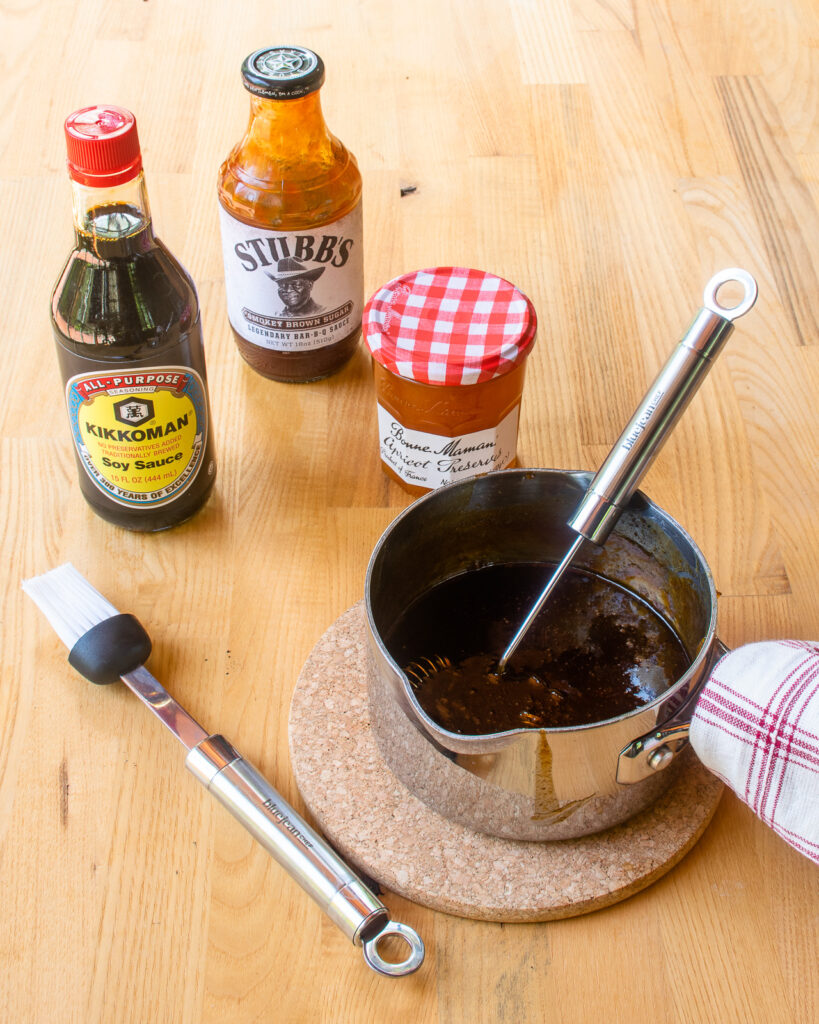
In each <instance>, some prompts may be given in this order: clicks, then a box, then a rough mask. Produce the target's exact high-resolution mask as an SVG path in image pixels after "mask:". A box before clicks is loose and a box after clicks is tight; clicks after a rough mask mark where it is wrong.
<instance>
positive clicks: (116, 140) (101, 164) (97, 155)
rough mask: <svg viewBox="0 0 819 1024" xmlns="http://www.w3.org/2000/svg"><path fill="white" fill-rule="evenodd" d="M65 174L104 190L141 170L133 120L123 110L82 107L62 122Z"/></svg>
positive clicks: (119, 183) (104, 107) (103, 107)
mask: <svg viewBox="0 0 819 1024" xmlns="http://www.w3.org/2000/svg"><path fill="white" fill-rule="evenodd" d="M65 141H66V147H67V149H68V173H69V175H70V176H71V178H72V179H73V180H74V181H78V182H79V183H80V184H81V185H91V186H92V187H94V188H108V187H109V186H111V185H122V184H123V182H126V181H130V180H131V179H132V178H134V177H136V175H137V174H139V172H140V171H141V170H142V152H141V150H140V148H139V136H138V135H137V125H136V118H135V117H134V115H133V114H132V113H131V111H130V110H125V109H124V108H123V107H112V106H98V107H83V109H82V110H76V111H75V112H74V113H73V114H70V115H69V116H68V117H67V118H66V120H65Z"/></svg>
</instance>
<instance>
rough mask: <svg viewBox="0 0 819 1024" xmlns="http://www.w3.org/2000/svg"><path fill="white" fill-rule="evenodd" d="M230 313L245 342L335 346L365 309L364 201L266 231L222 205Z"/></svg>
mask: <svg viewBox="0 0 819 1024" xmlns="http://www.w3.org/2000/svg"><path fill="white" fill-rule="evenodd" d="M219 216H220V220H221V225H222V254H223V256H224V261H225V291H226V293H227V307H228V317H229V318H230V323H231V326H232V327H233V329H234V330H235V331H236V333H237V334H239V335H240V336H241V337H242V338H244V339H245V341H249V342H252V343H253V344H255V345H258V346H260V347H261V348H265V349H273V350H275V351H279V352H306V351H309V350H311V349H317V348H322V347H323V346H325V345H333V344H335V343H336V342H338V341H341V340H342V339H343V338H346V337H347V336H348V335H350V334H352V333H353V331H354V330H356V328H357V327H358V325H359V324H360V323H361V314H362V311H363V309H364V265H363V256H362V245H361V236H362V215H361V203H359V204H358V205H357V206H356V208H355V209H354V210H353V211H352V212H351V213H348V214H347V216H346V217H342V218H341V219H340V220H337V221H333V222H332V223H330V224H324V225H322V226H321V227H318V228H311V229H308V230H305V231H303V232H286V231H268V230H265V229H264V228H260V227H253V226H252V225H249V224H244V223H243V222H242V221H239V220H236V218H235V217H232V216H231V215H230V214H229V213H228V212H227V211H226V210H225V209H224V208H223V207H221V206H220V207H219Z"/></svg>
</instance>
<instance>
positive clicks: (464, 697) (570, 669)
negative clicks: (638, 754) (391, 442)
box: [387, 563, 690, 735]
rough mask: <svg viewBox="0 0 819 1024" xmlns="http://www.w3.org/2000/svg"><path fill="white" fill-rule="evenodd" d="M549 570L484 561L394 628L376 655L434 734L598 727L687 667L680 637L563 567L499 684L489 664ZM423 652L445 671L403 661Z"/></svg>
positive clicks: (637, 606)
mask: <svg viewBox="0 0 819 1024" xmlns="http://www.w3.org/2000/svg"><path fill="white" fill-rule="evenodd" d="M553 568H554V567H553V566H551V565H546V564H542V563H541V564H509V565H491V566H486V567H485V568H482V569H477V570H474V571H471V572H467V573H463V574H461V575H459V576H454V577H452V578H451V579H449V580H446V581H444V582H443V583H441V584H438V585H437V586H435V587H433V588H432V589H431V590H429V591H427V593H426V594H423V595H422V596H421V597H420V598H419V599H418V600H416V601H415V602H414V603H413V604H412V605H411V606H410V607H409V608H408V609H407V611H406V612H405V613H404V615H403V616H402V617H401V619H400V620H399V621H398V622H397V623H396V625H395V628H394V629H393V630H392V632H391V634H390V636H389V639H388V641H387V648H388V650H389V651H390V653H391V654H392V656H393V657H394V658H395V660H396V661H397V663H398V664H399V665H401V666H402V667H405V668H408V669H409V670H410V671H409V672H408V678H410V680H411V682H412V685H413V689H414V692H415V695H416V697H417V699H418V702H419V703H420V705H421V707H422V708H423V709H424V711H425V712H426V713H427V714H428V715H429V717H430V718H432V719H433V720H434V721H435V722H437V723H438V724H439V725H441V726H443V728H445V729H448V730H449V731H450V732H456V733H462V734H465V735H481V734H484V733H492V732H504V731H506V730H508V729H521V728H533V729H536V728H547V729H548V728H559V727H563V726H577V725H586V724H588V723H591V722H600V721H605V720H606V719H609V718H614V717H616V716H618V715H622V714H624V713H626V712H628V711H632V710H633V709H635V708H637V707H640V706H641V705H643V704H647V703H648V702H649V701H652V700H654V698H655V697H657V696H658V695H659V694H661V693H663V692H664V691H665V690H666V689H668V687H669V686H671V685H672V684H673V683H674V682H676V680H677V679H678V678H679V677H680V676H681V675H682V674H683V673H684V672H685V670H686V669H687V668H688V666H689V664H690V659H689V657H688V655H687V654H686V651H685V649H684V647H683V645H682V643H681V641H680V639H679V638H678V637H677V635H676V633H675V632H674V630H673V629H672V628H671V627H670V626H669V625H668V624H667V623H666V622H665V620H664V619H663V618H661V617H660V615H658V614H657V612H655V611H654V610H653V609H652V608H651V607H650V606H649V605H648V604H646V602H645V601H643V600H642V599H641V598H639V597H637V596H636V595H635V594H633V593H631V591H628V590H626V589H624V588H623V587H620V586H619V585H617V584H614V583H612V582H611V581H609V580H606V579H604V578H602V577H600V576H596V575H593V574H591V573H586V572H583V571H582V570H578V569H571V570H569V571H568V572H567V573H566V575H565V576H564V577H563V579H562V580H561V582H560V585H559V586H558V587H557V589H556V590H555V592H554V593H553V594H552V596H551V597H550V598H549V601H548V604H547V605H545V606H544V608H543V610H542V611H541V613H540V615H539V616H538V618H537V619H536V620H535V622H534V624H533V625H532V627H531V628H530V630H529V632H528V633H527V635H526V637H525V639H524V640H523V642H522V644H521V646H520V647H519V648H518V650H517V651H516V652H515V655H514V657H513V658H511V659H510V661H509V663H508V665H507V667H506V671H505V672H504V674H503V677H502V678H501V677H499V676H498V671H497V663H498V659H499V658H500V655H501V654H502V653H503V651H504V650H505V649H506V645H507V644H508V643H509V641H510V640H511V638H512V636H513V635H514V633H515V631H516V630H517V628H518V626H519V625H520V623H521V622H522V621H523V619H524V618H525V616H526V614H527V612H528V611H529V609H530V608H531V606H532V605H533V604H534V602H535V600H536V599H537V597H538V596H539V594H540V593H541V591H542V590H543V587H544V585H545V583H546V581H547V580H548V578H549V575H550V574H551V571H552V569H553ZM433 656H438V657H443V658H446V659H448V660H449V662H450V665H449V666H448V667H446V668H439V669H435V670H433V671H429V672H427V671H419V670H418V669H417V668H414V666H413V665H412V663H416V662H418V663H420V662H421V659H424V658H427V659H429V658H432V657H433Z"/></svg>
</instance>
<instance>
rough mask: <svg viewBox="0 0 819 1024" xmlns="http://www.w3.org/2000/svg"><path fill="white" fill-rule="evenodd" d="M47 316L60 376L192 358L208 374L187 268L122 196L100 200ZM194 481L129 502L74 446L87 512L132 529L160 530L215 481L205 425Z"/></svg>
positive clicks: (184, 362) (190, 363)
mask: <svg viewBox="0 0 819 1024" xmlns="http://www.w3.org/2000/svg"><path fill="white" fill-rule="evenodd" d="M51 319H52V326H53V329H54V335H55V338H56V341H57V356H58V359H59V363H60V369H61V371H62V376H63V380H64V381H67V380H68V379H69V378H71V377H73V376H74V375H75V374H80V373H90V372H94V371H99V372H100V373H117V372H121V373H134V372H138V371H139V370H141V369H147V368H150V367H151V366H179V367H191V368H193V369H194V370H196V372H197V373H198V374H199V376H200V377H201V378H202V380H203V381H204V382H207V374H206V371H205V360H204V354H203V343H202V328H201V322H200V315H199V300H198V297H197V294H196V288H195V286H194V284H193V281H192V280H191V278H190V275H189V274H188V272H187V271H186V270H185V269H184V267H182V265H181V264H180V263H179V262H178V261H177V260H176V259H175V258H174V256H173V255H172V254H171V253H170V252H169V251H168V249H167V248H166V246H165V245H164V244H163V243H162V242H161V241H160V240H159V239H158V238H157V237H156V236H155V235H154V233H153V230H152V227H151V224H150V223H149V222H146V220H145V218H144V215H143V214H142V213H141V211H139V210H138V209H136V208H135V207H132V206H130V205H128V204H124V203H117V204H112V205H110V206H99V207H97V208H96V209H95V210H93V211H92V212H91V214H90V215H89V221H88V225H87V231H82V232H80V231H77V232H76V241H75V247H74V249H73V250H72V252H71V254H70V255H69V257H68V260H67V262H66V265H65V267H64V268H63V271H62V274H61V275H60V280H59V281H58V282H57V286H56V288H55V289H54V295H53V297H52V305H51ZM208 426H209V429H208V431H207V442H206V449H205V453H204V457H203V459H202V462H201V465H200V467H199V470H198V472H197V474H196V477H195V479H194V481H193V482H192V483H191V484H190V486H189V487H188V488H187V489H186V490H185V491H184V492H183V493H182V494H181V495H180V496H179V497H178V498H176V499H174V500H173V501H171V502H169V503H168V504H167V505H162V506H160V507H158V508H155V509H148V508H130V507H127V506H123V505H120V504H118V503H117V502H115V501H113V500H112V499H110V498H108V497H107V496H106V495H105V494H103V493H102V492H101V491H100V490H99V489H98V488H97V487H95V485H94V484H93V482H92V481H91V479H90V478H89V476H88V474H87V473H86V472H85V470H84V468H83V467H82V465H81V463H80V461H79V458H78V457H77V453H76V450H75V453H74V454H75V458H76V459H77V468H78V470H79V482H80V488H81V490H82V492H83V496H84V497H85V499H86V501H87V502H88V504H89V505H91V507H92V508H93V509H94V511H95V512H96V513H97V514H98V515H99V516H101V517H102V518H103V519H106V520H107V521H108V522H111V523H115V524H117V525H118V526H124V527H126V528H128V529H130V530H145V531H154V530H164V529H167V528H168V527H171V526H175V525H176V524H177V523H181V522H183V521H184V520H185V519H188V518H189V517H190V516H192V515H193V514H194V512H196V511H197V509H199V508H200V507H201V506H202V505H203V504H204V502H205V501H206V499H207V497H208V495H209V493H210V491H211V488H212V487H213V484H214V480H215V459H214V449H213V440H212V430H211V429H210V425H208Z"/></svg>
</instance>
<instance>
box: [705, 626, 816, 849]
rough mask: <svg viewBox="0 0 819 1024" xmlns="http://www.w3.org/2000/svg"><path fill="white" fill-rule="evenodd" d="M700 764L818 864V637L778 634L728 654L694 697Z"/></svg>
mask: <svg viewBox="0 0 819 1024" xmlns="http://www.w3.org/2000/svg"><path fill="white" fill-rule="evenodd" d="M691 745H692V746H693V748H694V750H695V751H696V753H697V756H698V757H699V759H700V760H701V761H702V763H703V764H704V765H705V766H706V767H707V768H710V770H711V771H712V772H713V773H714V774H715V775H717V776H718V777H719V778H721V779H722V780H723V781H724V782H725V783H726V784H727V785H728V786H730V787H731V789H732V790H733V791H734V792H735V793H736V794H737V796H738V797H740V799H741V800H744V801H745V803H746V804H748V806H749V807H750V808H751V809H752V810H753V811H754V812H755V813H756V814H757V815H758V816H759V817H760V818H761V819H762V821H764V822H765V824H766V825H770V827H771V828H772V829H773V830H774V831H775V832H777V833H778V834H779V835H780V836H782V838H783V839H784V840H785V841H786V842H788V843H790V844H791V846H793V847H794V848H795V849H797V850H799V852H800V853H804V854H805V856H806V857H810V859H811V860H813V861H815V862H816V863H817V864H819V643H809V642H806V641H801V640H776V641H769V642H765V643H757V644H747V645H746V646H744V647H738V648H737V649H736V650H735V651H731V652H730V653H729V654H726V655H725V657H724V658H722V660H721V661H719V662H718V664H717V666H716V667H715V669H714V670H713V672H712V673H711V676H710V678H709V679H708V682H707V683H706V684H705V686H704V687H703V689H702V692H701V694H700V696H699V698H698V700H697V706H696V708H695V711H694V716H693V720H692V722H691Z"/></svg>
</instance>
